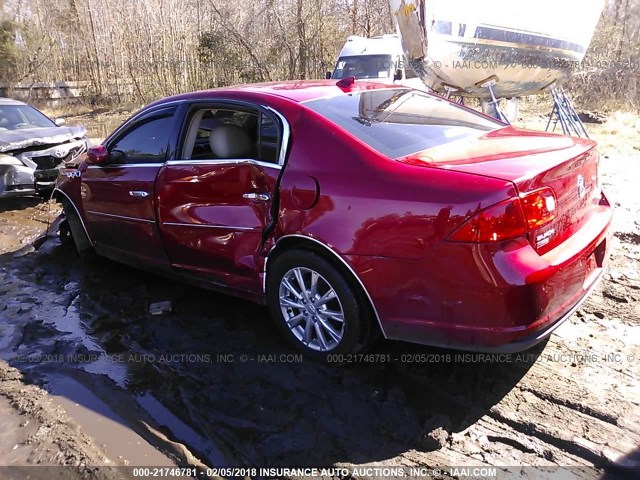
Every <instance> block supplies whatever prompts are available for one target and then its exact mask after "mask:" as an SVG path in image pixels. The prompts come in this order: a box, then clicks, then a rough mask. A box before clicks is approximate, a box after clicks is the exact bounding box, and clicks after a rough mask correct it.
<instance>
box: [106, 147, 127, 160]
mask: <svg viewBox="0 0 640 480" xmlns="http://www.w3.org/2000/svg"><path fill="white" fill-rule="evenodd" d="M126 161H127V154H126V153H124V152H123V151H122V150H111V152H109V163H126Z"/></svg>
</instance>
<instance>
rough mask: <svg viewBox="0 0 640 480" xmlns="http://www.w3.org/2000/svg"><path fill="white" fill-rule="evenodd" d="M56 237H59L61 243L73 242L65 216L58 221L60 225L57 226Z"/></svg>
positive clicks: (68, 243) (69, 243)
mask: <svg viewBox="0 0 640 480" xmlns="http://www.w3.org/2000/svg"><path fill="white" fill-rule="evenodd" d="M58 239H60V243H61V244H62V245H71V244H73V243H74V242H73V237H72V236H71V229H70V228H69V222H68V221H67V219H66V218H65V219H64V220H62V222H60V226H59V227H58ZM74 247H75V244H74Z"/></svg>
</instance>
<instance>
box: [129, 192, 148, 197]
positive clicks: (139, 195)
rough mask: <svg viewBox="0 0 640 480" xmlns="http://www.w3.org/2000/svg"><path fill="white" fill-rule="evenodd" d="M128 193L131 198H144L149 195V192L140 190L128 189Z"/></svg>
mask: <svg viewBox="0 0 640 480" xmlns="http://www.w3.org/2000/svg"><path fill="white" fill-rule="evenodd" d="M129 195H131V196H132V197H133V198H146V197H148V196H149V192H143V191H142V190H129Z"/></svg>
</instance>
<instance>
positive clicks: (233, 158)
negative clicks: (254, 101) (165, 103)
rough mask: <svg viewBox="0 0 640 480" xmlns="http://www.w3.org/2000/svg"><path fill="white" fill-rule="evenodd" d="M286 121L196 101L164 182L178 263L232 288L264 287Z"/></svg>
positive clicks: (165, 220)
mask: <svg viewBox="0 0 640 480" xmlns="http://www.w3.org/2000/svg"><path fill="white" fill-rule="evenodd" d="M281 122H282V120H281V119H280V118H279V117H278V116H277V115H276V114H274V112H270V111H268V110H265V109H261V108H258V107H253V106H251V105H239V104H229V103H221V104H208V105H202V104H200V105H198V104H195V105H192V107H191V108H190V110H189V112H188V114H187V116H186V118H185V126H184V128H183V137H182V139H181V141H180V143H179V145H180V147H179V148H178V152H179V153H178V156H177V160H172V161H169V162H167V165H166V166H165V167H164V168H163V169H162V171H161V172H160V174H159V176H158V181H157V189H158V190H157V197H158V201H159V204H158V217H159V225H160V230H161V233H162V237H163V241H164V245H165V248H166V250H167V253H168V255H169V258H170V260H171V264H172V266H173V267H174V268H176V269H180V270H187V271H189V272H191V273H192V274H201V275H205V276H206V277H207V278H209V279H211V280H213V281H214V282H217V283H219V284H221V285H224V286H226V287H229V288H236V289H240V290H245V291H256V290H258V289H259V288H260V285H261V279H260V268H261V264H260V263H261V260H260V248H261V245H262V241H263V234H264V232H265V229H266V228H268V226H269V225H270V224H271V222H272V220H273V214H272V211H273V208H274V198H275V197H276V185H277V181H278V177H279V175H280V170H281V168H282V163H283V162H282V160H283V158H282V156H281V154H280V151H281V139H282V123H281Z"/></svg>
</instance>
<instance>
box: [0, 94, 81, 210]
mask: <svg viewBox="0 0 640 480" xmlns="http://www.w3.org/2000/svg"><path fill="white" fill-rule="evenodd" d="M63 124H64V120H61V119H60V120H57V121H55V122H54V121H53V120H51V119H49V118H48V117H47V116H46V115H44V114H43V113H41V112H40V111H38V110H36V109H35V108H33V107H31V106H29V105H27V104H25V103H22V102H19V101H16V100H11V99H8V98H0V198H4V197H14V196H18V195H34V194H40V195H47V194H48V193H50V192H51V191H52V189H53V187H54V185H55V182H56V178H57V177H58V169H59V168H60V167H61V166H62V165H63V164H64V163H65V162H69V161H72V160H73V159H74V158H75V157H77V156H78V155H80V154H82V153H84V152H85V151H86V150H87V137H86V134H87V131H86V129H85V128H84V127H65V126H63Z"/></svg>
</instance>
